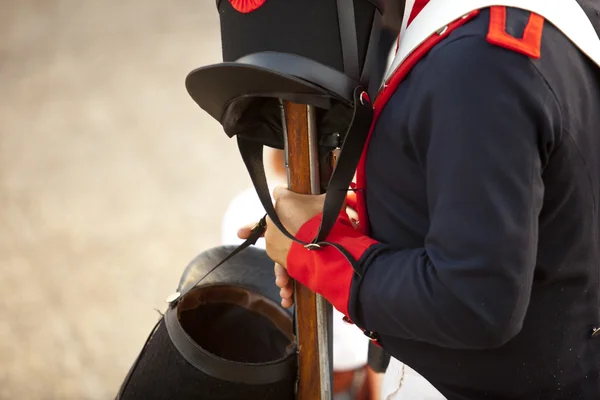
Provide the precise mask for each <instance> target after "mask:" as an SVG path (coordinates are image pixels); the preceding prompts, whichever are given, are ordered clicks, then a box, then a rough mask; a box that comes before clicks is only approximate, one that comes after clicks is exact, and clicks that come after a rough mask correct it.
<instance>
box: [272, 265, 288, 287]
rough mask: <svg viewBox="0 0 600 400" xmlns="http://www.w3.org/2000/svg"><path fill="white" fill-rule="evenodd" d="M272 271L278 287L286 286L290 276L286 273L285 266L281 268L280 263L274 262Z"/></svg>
mask: <svg viewBox="0 0 600 400" xmlns="http://www.w3.org/2000/svg"><path fill="white" fill-rule="evenodd" d="M274 272H275V284H276V285H277V287H279V288H284V287H286V286H287V285H288V283H289V282H290V276H289V275H288V273H287V271H286V270H285V268H283V267H282V266H281V265H279V264H277V263H275V267H274Z"/></svg>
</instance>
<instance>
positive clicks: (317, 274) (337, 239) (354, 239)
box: [286, 11, 479, 321]
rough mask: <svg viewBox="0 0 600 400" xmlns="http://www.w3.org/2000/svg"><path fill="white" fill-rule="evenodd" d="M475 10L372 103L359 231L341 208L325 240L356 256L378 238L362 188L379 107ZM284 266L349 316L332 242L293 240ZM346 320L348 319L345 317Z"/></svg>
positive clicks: (345, 274) (360, 172)
mask: <svg viewBox="0 0 600 400" xmlns="http://www.w3.org/2000/svg"><path fill="white" fill-rule="evenodd" d="M478 13H479V11H474V12H472V13H470V14H469V15H468V16H466V17H464V18H461V19H459V20H457V21H454V22H452V23H451V24H449V25H448V29H446V31H445V32H444V33H443V34H441V35H438V34H437V33H434V34H433V35H432V36H431V37H429V39H427V40H426V41H425V42H423V44H422V45H421V46H420V47H419V48H417V49H416V50H415V51H414V52H413V53H412V54H411V55H410V56H409V57H408V58H407V59H406V60H405V61H404V63H403V64H402V65H401V66H400V67H399V68H398V69H397V70H396V71H395V72H394V74H393V75H392V77H391V78H390V79H389V80H388V81H387V82H386V85H384V89H383V90H382V91H381V92H380V93H379V95H378V97H377V99H376V100H375V103H374V115H373V123H372V124H371V130H370V132H369V137H368V139H367V145H366V146H365V149H364V150H363V154H362V156H361V160H360V163H359V165H358V168H357V171H356V172H357V176H356V187H357V189H356V190H357V191H356V203H357V204H356V210H357V212H358V215H359V223H360V225H359V226H360V231H359V230H357V229H355V228H354V227H353V225H352V223H351V222H350V220H349V218H348V215H347V214H346V212H342V213H341V214H340V217H339V218H338V220H337V222H336V224H335V226H334V228H333V230H332V232H331V233H330V235H329V236H328V237H327V239H326V240H327V241H328V242H331V243H336V244H339V245H341V246H343V247H344V248H345V249H346V250H347V251H348V252H350V253H351V254H352V256H353V257H354V258H355V259H356V260H359V259H360V258H361V256H362V255H363V254H364V252H365V251H366V250H367V249H368V248H369V247H370V246H372V245H373V244H376V243H377V241H375V240H373V239H371V238H369V237H368V236H367V234H368V228H367V226H368V223H367V212H366V206H365V201H364V188H365V157H366V154H367V147H368V141H369V139H370V137H371V135H372V133H373V129H374V127H375V125H376V123H377V119H378V118H379V115H381V111H382V110H383V108H384V107H385V104H386V103H387V101H388V100H389V99H390V98H391V97H392V95H393V93H394V92H395V91H396V89H397V88H398V85H400V83H401V82H402V80H403V79H404V77H405V76H406V75H407V74H408V72H409V71H410V70H411V69H412V68H413V67H414V66H415V64H416V63H417V62H418V61H419V60H420V59H421V58H423V57H424V56H425V55H426V54H427V53H428V52H429V50H431V49H432V48H433V47H434V46H435V45H436V44H438V43H439V42H440V41H441V40H443V39H444V38H445V37H447V36H448V35H449V34H450V32H452V31H453V30H454V29H456V28H458V27H459V26H461V25H463V24H464V23H465V22H467V21H468V20H470V19H471V18H473V17H474V16H475V15H477V14H478ZM321 218H322V215H318V216H316V217H314V218H313V219H311V220H310V221H308V222H306V223H305V224H304V225H303V226H302V227H301V228H300V230H299V231H298V233H297V234H296V237H297V238H298V239H300V240H302V241H304V242H309V241H311V240H312V239H313V238H314V237H315V236H316V234H317V231H318V229H319V225H320V222H321ZM286 261H287V270H288V273H289V275H290V276H291V277H292V278H294V279H296V280H297V281H298V282H300V283H302V284H303V285H305V286H306V287H308V288H309V289H310V290H312V291H313V292H315V293H318V294H321V295H322V296H323V297H325V298H326V299H327V300H328V301H329V302H330V303H331V304H332V305H333V306H334V307H335V308H336V309H337V310H339V311H340V312H341V313H343V314H344V315H345V316H346V317H348V301H349V299H350V288H351V285H352V278H353V276H354V271H353V269H352V266H351V265H350V263H349V262H348V261H347V260H346V259H345V257H344V256H343V255H342V254H341V253H340V252H339V251H338V250H337V249H336V248H334V247H332V246H323V247H321V248H320V249H315V250H308V249H306V248H304V246H302V245H301V244H298V243H296V242H294V243H293V244H292V246H291V248H290V251H289V253H288V256H287V260H286ZM347 320H348V321H349V319H347Z"/></svg>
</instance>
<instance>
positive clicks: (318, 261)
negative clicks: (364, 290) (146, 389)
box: [287, 213, 377, 315]
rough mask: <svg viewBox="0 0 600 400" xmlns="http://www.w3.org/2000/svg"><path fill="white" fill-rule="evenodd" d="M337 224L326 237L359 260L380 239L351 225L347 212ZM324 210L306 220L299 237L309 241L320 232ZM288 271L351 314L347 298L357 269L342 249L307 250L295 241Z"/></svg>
mask: <svg viewBox="0 0 600 400" xmlns="http://www.w3.org/2000/svg"><path fill="white" fill-rule="evenodd" d="M342 215H343V216H340V217H339V218H338V220H337V222H336V224H335V225H334V227H333V229H332V230H331V233H330V234H329V236H328V237H327V241H328V242H331V243H336V244H338V245H340V246H342V247H344V248H345V249H346V250H347V251H348V252H349V253H350V254H352V256H353V257H354V258H355V259H356V260H358V259H360V258H361V256H362V255H363V253H364V252H365V251H366V250H367V249H368V248H369V247H371V246H372V245H373V244H376V243H377V241H375V240H373V239H371V238H369V237H367V236H364V235H362V234H361V233H360V232H359V231H357V230H356V229H354V228H353V227H352V224H351V222H350V220H349V219H348V217H347V215H346V214H345V213H343V214H342ZM321 218H322V214H319V215H317V216H316V217H314V218H313V219H311V220H310V221H308V222H306V223H305V224H304V225H303V226H302V227H301V228H300V230H299V231H298V233H297V235H296V237H297V238H298V239H300V240H302V241H304V242H310V241H311V240H312V239H313V238H314V237H315V236H316V234H317V231H318V230H319V225H320V224H321ZM287 270H288V274H289V275H290V276H291V277H292V278H294V279H295V280H297V281H298V282H300V283H302V284H303V285H304V286H306V287H307V288H309V289H310V290H312V291H313V292H315V293H318V294H320V295H322V296H323V297H325V298H326V299H327V300H328V301H329V302H330V303H331V304H332V305H333V306H334V307H335V308H336V309H337V310H338V311H340V312H341V313H343V314H344V315H348V300H349V298H350V287H351V285H352V277H353V276H354V270H353V269H352V266H351V265H350V263H349V262H348V260H347V259H346V258H345V257H344V255H343V254H342V253H340V251H338V250H337V249H336V248H334V247H332V246H323V247H321V248H320V249H317V250H308V249H306V248H304V246H302V245H301V244H299V243H296V242H294V243H293V244H292V247H291V249H290V252H289V253H288V256H287Z"/></svg>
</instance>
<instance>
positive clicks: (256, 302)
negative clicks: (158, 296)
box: [116, 246, 297, 400]
mask: <svg viewBox="0 0 600 400" xmlns="http://www.w3.org/2000/svg"><path fill="white" fill-rule="evenodd" d="M235 248H236V246H220V247H215V248H212V249H209V250H207V251H204V252H202V253H201V254H200V255H198V256H197V257H196V258H195V259H194V260H192V261H191V262H190V264H189V265H188V266H187V268H186V269H185V271H184V273H183V275H182V277H181V280H180V282H179V285H178V288H177V293H176V295H178V296H179V298H178V299H177V301H176V302H172V303H171V306H170V307H169V308H168V309H167V311H166V313H165V314H164V315H163V316H162V317H161V318H160V320H159V322H158V323H157V325H156V326H155V328H154V329H153V331H152V333H151V334H150V336H149V337H148V340H147V341H146V343H145V345H144V347H143V348H142V350H141V352H140V354H139V356H138V358H137V360H136V361H135V362H134V364H133V366H132V367H131V369H130V371H129V373H128V375H127V377H126V378H125V380H124V382H123V384H122V385H121V388H120V390H119V393H118V394H117V397H116V399H117V400H166V399H169V400H197V399H219V400H239V399H256V400H293V399H294V397H295V394H294V384H295V382H296V375H297V356H296V342H295V337H294V331H293V318H292V315H293V314H292V312H293V311H292V309H284V308H282V307H281V305H280V304H279V301H280V297H279V288H278V287H277V286H275V283H274V281H273V261H271V260H270V259H269V257H268V256H267V254H266V253H265V251H264V250H261V249H258V248H255V247H248V248H246V249H244V250H243V251H240V252H239V253H238V254H236V255H235V257H231V258H230V259H227V260H226V261H225V262H223V263H222V264H218V263H219V262H220V261H222V260H224V259H226V257H227V256H228V255H230V254H232V251H233V250H234V249H235ZM215 265H219V267H218V268H216V269H215ZM202 278H204V279H202ZM200 279H201V282H198V281H199V280H200Z"/></svg>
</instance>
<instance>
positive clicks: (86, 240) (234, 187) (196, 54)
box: [0, 0, 250, 400]
mask: <svg viewBox="0 0 600 400" xmlns="http://www.w3.org/2000/svg"><path fill="white" fill-rule="evenodd" d="M220 59H221V54H220V38H219V25H218V14H217V11H216V8H215V5H214V1H207V0H177V1H159V0H128V1H119V0H103V1H91V0H17V1H9V0H0V90H1V91H2V96H1V97H0V255H1V257H0V284H1V285H2V286H1V293H2V296H3V299H2V301H1V302H0V315H1V321H0V399H2V400H4V399H10V400H12V399H22V400H30V399H31V400H54V399H60V400H71V399H73V400H75V399H76V400H96V399H98V400H108V399H112V398H113V397H114V395H115V394H116V391H117V390H118V386H119V385H120V383H121V381H122V380H123V378H124V376H125V374H126V373H127V370H128V369H129V367H130V366H131V364H132V362H133V360H134V359H135V357H136V356H137V354H138V352H139V350H140V349H141V346H142V344H143V342H144V341H145V339H146V337H147V335H148V334H149V332H150V330H151V328H152V327H153V325H154V323H155V322H156V321H157V318H158V312H157V310H161V311H163V310H164V309H165V303H164V298H165V297H166V296H167V295H168V294H169V293H171V292H172V291H173V289H174V288H175V287H176V285H177V282H178V279H179V275H180V274H181V272H182V271H183V268H184V267H185V266H186V264H187V262H188V261H190V260H191V259H192V258H193V257H194V256H195V255H196V254H197V253H199V252H200V251H202V250H203V249H206V248H208V247H212V246H214V245H217V244H219V241H220V226H221V225H220V224H221V216H222V214H223V212H224V211H225V208H226V207H227V203H228V202H229V200H230V199H231V198H232V197H233V196H234V195H235V194H236V193H238V192H239V191H240V190H241V189H243V188H245V187H249V185H250V181H249V179H248V178H247V173H246V170H245V168H244V166H243V164H242V161H241V159H240V157H239V156H238V153H237V146H236V144H235V142H234V141H233V140H230V139H228V138H227V136H226V135H225V134H224V133H223V131H222V130H221V127H220V126H219V125H218V124H217V123H216V122H215V121H213V120H212V119H210V118H209V117H208V115H207V114H206V113H204V112H203V111H202V110H201V109H200V108H199V107H197V106H196V104H195V103H194V102H193V101H192V100H191V98H190V97H189V96H188V94H187V92H186V90H185V87H184V80H185V77H186V75H187V74H188V72H190V71H191V70H192V69H194V68H196V67H198V66H201V65H206V64H210V63H215V62H219V61H220Z"/></svg>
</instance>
